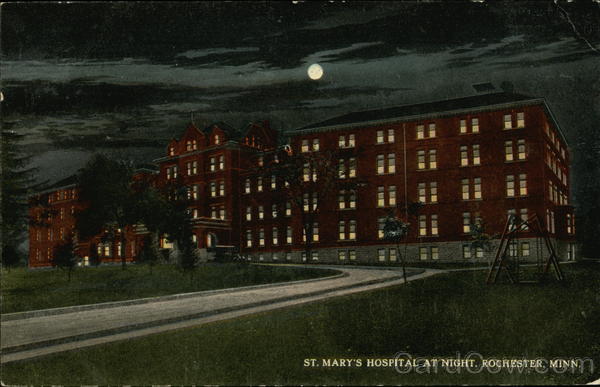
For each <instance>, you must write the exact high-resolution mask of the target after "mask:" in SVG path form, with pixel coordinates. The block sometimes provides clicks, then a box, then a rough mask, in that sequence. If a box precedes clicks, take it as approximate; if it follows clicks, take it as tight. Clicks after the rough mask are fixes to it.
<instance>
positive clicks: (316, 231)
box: [313, 222, 319, 242]
mask: <svg viewBox="0 0 600 387" xmlns="http://www.w3.org/2000/svg"><path fill="white" fill-rule="evenodd" d="M318 241H319V223H317V222H315V223H313V242H318Z"/></svg>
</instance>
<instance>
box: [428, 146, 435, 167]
mask: <svg viewBox="0 0 600 387" xmlns="http://www.w3.org/2000/svg"><path fill="white" fill-rule="evenodd" d="M436 168H437V151H436V150H435V149H430V150H429V169H436Z"/></svg>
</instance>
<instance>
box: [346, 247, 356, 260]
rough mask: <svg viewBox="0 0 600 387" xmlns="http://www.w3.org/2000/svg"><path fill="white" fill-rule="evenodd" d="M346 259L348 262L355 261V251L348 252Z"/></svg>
mask: <svg viewBox="0 0 600 387" xmlns="http://www.w3.org/2000/svg"><path fill="white" fill-rule="evenodd" d="M348 259H349V260H350V261H355V260H356V250H348Z"/></svg>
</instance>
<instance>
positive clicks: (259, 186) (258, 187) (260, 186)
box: [256, 177, 263, 192]
mask: <svg viewBox="0 0 600 387" xmlns="http://www.w3.org/2000/svg"><path fill="white" fill-rule="evenodd" d="M256 191H257V192H262V191H263V179H262V177H259V178H258V179H257V181H256Z"/></svg>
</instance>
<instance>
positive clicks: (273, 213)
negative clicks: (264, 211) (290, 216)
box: [271, 204, 277, 219]
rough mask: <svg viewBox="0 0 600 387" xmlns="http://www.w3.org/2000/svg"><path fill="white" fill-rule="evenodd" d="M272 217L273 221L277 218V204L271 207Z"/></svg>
mask: <svg viewBox="0 0 600 387" xmlns="http://www.w3.org/2000/svg"><path fill="white" fill-rule="evenodd" d="M271 216H272V217H273V219H275V218H277V204H272V205H271Z"/></svg>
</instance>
